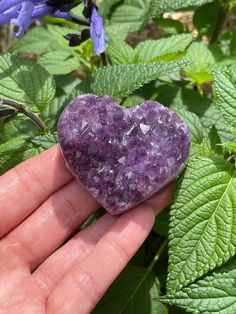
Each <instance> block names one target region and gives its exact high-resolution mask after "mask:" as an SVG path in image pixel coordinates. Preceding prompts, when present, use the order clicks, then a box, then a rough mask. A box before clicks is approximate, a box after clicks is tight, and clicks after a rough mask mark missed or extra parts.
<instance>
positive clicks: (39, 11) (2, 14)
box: [0, 0, 70, 37]
mask: <svg viewBox="0 0 236 314" xmlns="http://www.w3.org/2000/svg"><path fill="white" fill-rule="evenodd" d="M68 2H70V1H68ZM45 15H53V16H56V17H61V18H69V15H68V13H67V12H62V11H60V6H58V5H50V1H48V0H42V1H39V0H2V1H1V2H0V25H3V24H5V23H9V22H10V23H11V24H13V25H15V26H16V27H17V28H18V29H17V31H16V32H15V35H16V37H21V36H22V35H23V34H24V33H25V31H26V29H27V28H28V27H29V26H30V25H31V24H33V23H34V22H35V21H36V20H38V19H42V18H43V17H44V16H45Z"/></svg>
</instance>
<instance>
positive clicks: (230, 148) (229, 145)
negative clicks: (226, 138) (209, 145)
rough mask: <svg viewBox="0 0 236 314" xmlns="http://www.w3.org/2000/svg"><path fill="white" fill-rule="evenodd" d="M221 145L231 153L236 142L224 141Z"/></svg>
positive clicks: (234, 148)
mask: <svg viewBox="0 0 236 314" xmlns="http://www.w3.org/2000/svg"><path fill="white" fill-rule="evenodd" d="M222 146H223V147H225V148H227V149H228V150H229V151H230V152H231V153H236V143H231V142H226V143H224V144H222Z"/></svg>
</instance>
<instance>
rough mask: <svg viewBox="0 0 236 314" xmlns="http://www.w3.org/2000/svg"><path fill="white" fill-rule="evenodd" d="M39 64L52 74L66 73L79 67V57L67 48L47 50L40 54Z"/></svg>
mask: <svg viewBox="0 0 236 314" xmlns="http://www.w3.org/2000/svg"><path fill="white" fill-rule="evenodd" d="M40 64H41V65H42V66H44V67H45V69H46V70H47V71H48V72H49V73H51V74H54V75H61V74H68V73H70V72H72V71H74V70H77V69H78V68H79V67H80V59H79V58H78V56H76V55H75V54H72V53H71V51H68V50H62V49H60V50H56V51H49V52H47V53H46V54H44V55H43V56H42V58H41V59H40Z"/></svg>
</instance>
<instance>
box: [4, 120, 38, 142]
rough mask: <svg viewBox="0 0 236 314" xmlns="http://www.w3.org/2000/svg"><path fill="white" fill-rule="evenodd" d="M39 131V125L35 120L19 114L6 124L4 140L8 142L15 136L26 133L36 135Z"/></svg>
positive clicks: (26, 134)
mask: <svg viewBox="0 0 236 314" xmlns="http://www.w3.org/2000/svg"><path fill="white" fill-rule="evenodd" d="M38 132H39V129H38V127H37V126H36V125H35V124H34V122H33V121H32V120H31V119H29V118H28V117H26V116H25V115H22V114H18V115H17V117H16V118H15V119H13V120H12V121H10V122H8V123H6V124H4V126H3V128H2V130H1V135H2V138H3V140H4V142H7V141H9V140H11V139H13V138H16V137H19V136H22V135H25V136H26V137H29V136H36V135H37V134H38Z"/></svg>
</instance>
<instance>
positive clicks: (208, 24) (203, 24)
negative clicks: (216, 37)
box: [193, 1, 220, 37]
mask: <svg viewBox="0 0 236 314" xmlns="http://www.w3.org/2000/svg"><path fill="white" fill-rule="evenodd" d="M219 9H220V6H219V2H218V1H214V2H212V3H206V4H205V5H203V6H201V7H200V8H197V10H196V11H195V13H194V16H193V25H194V26H195V28H196V29H197V30H198V31H199V33H200V34H201V35H202V36H207V37H211V36H212V34H213V32H214V30H215V27H216V23H217V19H218V16H219Z"/></svg>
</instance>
